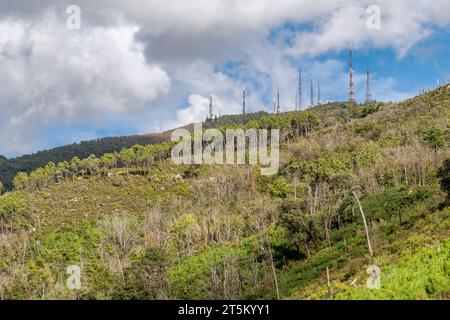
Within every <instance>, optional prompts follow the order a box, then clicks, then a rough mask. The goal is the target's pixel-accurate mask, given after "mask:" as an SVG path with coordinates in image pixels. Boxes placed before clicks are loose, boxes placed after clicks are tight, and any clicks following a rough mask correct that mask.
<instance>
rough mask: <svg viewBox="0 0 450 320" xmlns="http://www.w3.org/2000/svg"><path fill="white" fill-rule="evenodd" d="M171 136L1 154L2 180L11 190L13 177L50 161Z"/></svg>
mask: <svg viewBox="0 0 450 320" xmlns="http://www.w3.org/2000/svg"><path fill="white" fill-rule="evenodd" d="M169 138H170V132H164V133H160V134H147V135H135V136H126V137H107V138H102V139H96V140H91V141H82V142H80V143H74V144H71V145H67V146H62V147H58V148H54V149H50V150H44V151H39V152H36V153H34V154H29V155H24V156H21V157H17V158H13V159H7V158H5V157H3V156H0V181H2V183H3V184H4V186H5V189H6V190H11V188H12V179H13V178H14V176H15V175H16V174H17V173H18V172H20V171H23V172H27V173H29V172H31V171H33V170H35V169H37V168H39V167H42V166H44V165H46V164H47V163H48V162H50V161H52V162H55V163H56V162H61V161H66V160H70V159H72V158H73V157H75V156H77V157H79V158H86V157H88V156H90V155H92V154H93V155H96V156H102V155H103V154H105V153H108V152H114V151H120V150H122V149H123V148H129V147H131V146H133V145H135V144H142V145H147V144H156V143H161V142H163V141H166V140H167V139H169Z"/></svg>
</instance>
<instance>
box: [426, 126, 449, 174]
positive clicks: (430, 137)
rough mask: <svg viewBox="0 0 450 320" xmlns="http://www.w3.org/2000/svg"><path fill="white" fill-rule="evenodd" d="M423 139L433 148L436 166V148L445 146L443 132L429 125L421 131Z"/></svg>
mask: <svg viewBox="0 0 450 320" xmlns="http://www.w3.org/2000/svg"><path fill="white" fill-rule="evenodd" d="M422 138H423V141H424V143H425V145H426V146H428V147H429V148H430V149H433V150H434V157H435V164H436V168H437V167H438V150H439V149H440V148H442V147H444V146H445V139H444V133H443V132H442V131H441V130H440V129H439V128H436V127H434V126H432V127H429V128H428V129H427V130H425V131H424V133H423V136H422Z"/></svg>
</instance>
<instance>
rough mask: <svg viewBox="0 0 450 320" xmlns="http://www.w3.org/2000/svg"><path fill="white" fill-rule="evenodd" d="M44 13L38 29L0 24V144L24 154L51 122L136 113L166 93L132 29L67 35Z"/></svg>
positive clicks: (163, 79)
mask: <svg viewBox="0 0 450 320" xmlns="http://www.w3.org/2000/svg"><path fill="white" fill-rule="evenodd" d="M64 26H65V24H64V21H61V20H60V19H57V18H56V17H55V16H54V15H53V14H52V13H48V15H47V17H46V19H44V20H43V21H42V22H40V23H38V24H29V23H27V22H25V21H23V20H12V19H4V20H0V73H1V74H2V77H4V79H7V81H4V82H3V84H2V86H1V87H0V97H1V98H0V110H1V112H2V117H1V120H0V124H1V127H0V132H1V134H2V136H3V137H5V136H8V139H6V140H2V142H0V146H1V149H2V150H8V151H9V152H24V151H29V149H30V148H33V147H34V144H35V143H36V130H38V129H39V127H42V126H43V125H46V124H52V123H54V122H76V121H81V122H84V123H90V124H92V125H95V124H96V123H99V122H101V121H102V120H103V119H105V118H107V117H109V116H112V115H118V114H124V113H128V112H133V111H139V110H140V109H143V108H145V107H146V106H147V104H148V103H149V102H150V101H152V100H154V99H156V98H158V97H159V96H161V95H165V94H167V93H168V92H169V90H170V79H169V77H168V75H167V73H166V72H165V71H164V70H163V69H161V68H160V67H159V66H157V65H151V64H148V63H147V62H146V61H145V57H144V54H143V51H144V47H143V45H142V44H140V43H137V42H135V39H134V34H135V32H136V31H137V27H136V26H133V25H130V24H125V23H124V24H121V25H116V26H113V27H92V28H85V29H83V31H81V32H77V31H69V30H67V29H66V28H65V27H64Z"/></svg>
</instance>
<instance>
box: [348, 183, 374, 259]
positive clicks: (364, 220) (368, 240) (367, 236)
mask: <svg viewBox="0 0 450 320" xmlns="http://www.w3.org/2000/svg"><path fill="white" fill-rule="evenodd" d="M353 196H354V197H355V199H356V202H357V203H358V206H359V211H361V215H362V218H363V222H364V229H365V231H366V238H367V245H368V246H369V253H370V260H371V262H372V263H374V259H373V251H372V245H371V244H370V237H369V228H368V227H367V222H366V216H365V215H364V211H363V208H362V206H361V203H360V202H359V199H358V196H357V195H356V192H355V191H353Z"/></svg>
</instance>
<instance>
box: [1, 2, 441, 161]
mask: <svg viewBox="0 0 450 320" xmlns="http://www.w3.org/2000/svg"><path fill="white" fill-rule="evenodd" d="M373 3H375V4H376V5H377V8H379V11H380V17H379V18H380V23H381V24H380V28H379V29H376V30H372V29H369V28H368V27H367V23H366V22H367V21H368V19H370V17H371V16H372V13H370V12H368V11H367V10H368V8H369V7H370V5H372V4H373ZM68 5H69V1H65V0H64V1H52V0H45V1H43V2H41V3H40V5H39V6H38V5H37V4H34V3H33V4H30V3H29V2H27V1H25V0H18V1H16V2H15V3H14V4H11V3H9V4H7V3H6V2H4V1H0V12H1V13H0V72H1V73H2V74H3V75H4V77H5V79H8V81H7V82H5V83H4V85H3V86H2V88H1V89H0V110H1V112H2V118H1V119H0V134H2V136H3V137H6V139H3V140H2V141H1V142H0V154H3V155H5V156H7V157H13V156H17V155H21V154H25V153H30V152H36V151H38V150H42V149H47V148H51V147H55V146H60V145H65V144H71V143H73V142H79V141H81V140H89V139H95V138H99V137H104V136H119V135H131V134H143V133H149V132H158V131H160V130H166V129H170V128H174V127H177V126H181V125H184V124H187V123H190V122H194V121H200V120H203V119H204V118H205V117H206V115H207V112H208V111H207V109H208V99H209V96H210V95H214V96H215V97H216V101H217V103H216V108H215V110H214V111H215V113H216V114H218V113H221V114H230V113H237V112H239V111H240V103H241V101H240V97H241V94H242V89H243V88H244V87H245V88H246V90H247V95H248V109H250V110H251V111H258V110H266V111H271V110H272V104H273V98H274V96H275V94H276V91H277V89H278V88H279V89H280V93H281V102H282V109H283V110H284V111H288V110H291V109H293V108H294V99H295V94H296V90H297V88H296V86H297V68H301V69H302V70H303V92H304V99H303V106H302V107H303V108H305V107H307V105H308V104H309V100H310V99H309V91H310V89H309V81H310V80H309V79H310V78H313V79H314V84H315V85H316V81H317V80H320V83H321V97H322V100H326V99H332V100H333V101H343V100H346V98H347V89H348V48H350V47H353V48H354V71H355V79H356V91H357V98H358V100H359V101H362V100H363V99H364V95H365V72H366V69H367V68H370V70H371V74H372V92H373V94H374V98H376V99H378V100H384V101H388V100H392V101H399V100H402V99H405V98H407V97H410V96H414V95H416V94H417V93H418V92H419V90H421V89H432V88H434V87H435V86H436V80H437V79H438V78H440V79H442V80H443V79H450V66H449V63H448V57H449V56H450V41H449V39H450V30H449V25H450V1H446V0H436V1H433V2H432V3H431V2H429V1H425V0H410V1H406V0H398V1H395V2H392V1H386V0H378V1H364V0H362V1H357V0H348V1H341V0H332V1H322V0H317V1H315V2H314V3H311V2H309V1H303V0H284V1H283V2H281V3H280V2H276V1H271V0H258V1H256V0H247V1H241V0H233V1H219V0H209V1H206V0H193V1H189V3H188V2H179V1H172V0H170V1H166V2H164V3H163V2H161V1H156V0H150V1H147V2H145V3H142V2H140V1H137V0H130V1H128V2H127V3H123V2H118V1H117V2H116V1H112V2H108V1H104V0H99V1H96V2H95V3H92V2H91V1H87V0H79V1H78V5H79V8H80V10H81V13H82V16H81V17H80V23H81V24H80V25H81V28H80V29H79V30H68V28H67V24H66V22H67V19H68V18H70V17H71V16H70V12H69V14H68V13H67V12H66V8H67V6H68ZM105 7H106V8H107V9H108V10H104V9H105ZM412 7H414V8H415V9H416V10H411V8H412Z"/></svg>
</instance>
